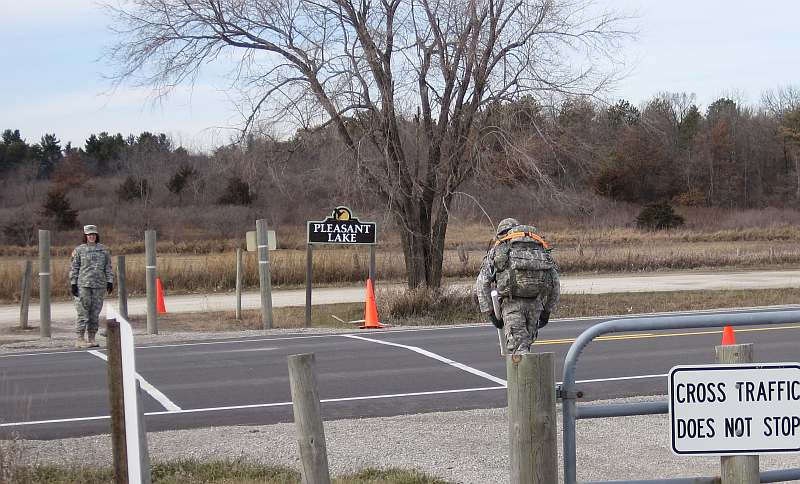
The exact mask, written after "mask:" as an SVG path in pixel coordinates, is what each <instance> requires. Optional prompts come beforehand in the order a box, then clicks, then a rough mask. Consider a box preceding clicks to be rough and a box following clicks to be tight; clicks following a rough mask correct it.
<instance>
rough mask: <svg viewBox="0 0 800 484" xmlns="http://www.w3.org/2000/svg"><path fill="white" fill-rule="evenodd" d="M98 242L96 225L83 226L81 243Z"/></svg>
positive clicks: (98, 236) (98, 235)
mask: <svg viewBox="0 0 800 484" xmlns="http://www.w3.org/2000/svg"><path fill="white" fill-rule="evenodd" d="M98 242H100V234H99V233H97V225H84V226H83V243H84V244H96V243H98Z"/></svg>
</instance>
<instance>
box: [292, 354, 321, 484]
mask: <svg viewBox="0 0 800 484" xmlns="http://www.w3.org/2000/svg"><path fill="white" fill-rule="evenodd" d="M314 366H315V365H314V354H313V353H309V354H302V355H290V356H289V386H290V387H291V390H292V403H293V409H294V423H295V428H296V429H297V445H298V447H299V450H300V465H301V466H302V470H301V475H302V482H303V484H330V482H331V477H330V472H329V471H328V452H327V449H326V447H325V429H324V427H323V425H322V415H321V412H320V403H319V394H318V392H317V377H316V374H315V369H314Z"/></svg>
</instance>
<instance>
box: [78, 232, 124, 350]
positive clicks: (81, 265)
mask: <svg viewBox="0 0 800 484" xmlns="http://www.w3.org/2000/svg"><path fill="white" fill-rule="evenodd" d="M83 242H84V243H83V244H81V245H79V246H78V247H76V248H75V250H73V251H72V257H71V268H70V271H69V283H70V286H71V289H72V295H73V297H74V298H75V309H76V310H77V312H78V321H77V328H76V330H77V333H78V339H77V341H76V343H75V346H76V347H78V348H83V347H86V346H87V341H86V340H85V339H84V333H86V334H87V335H88V336H89V341H88V347H90V348H94V347H97V346H99V345H98V344H97V342H96V341H95V335H96V334H97V328H98V326H99V322H98V316H99V315H100V310H101V309H102V308H103V297H104V295H105V293H106V292H108V293H109V294H111V291H112V290H113V289H114V271H113V270H112V268H111V253H110V252H109V251H108V248H107V247H106V246H104V245H103V244H101V243H100V235H99V234H98V233H97V227H96V226H94V225H86V226H84V227H83Z"/></svg>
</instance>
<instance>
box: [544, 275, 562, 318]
mask: <svg viewBox="0 0 800 484" xmlns="http://www.w3.org/2000/svg"><path fill="white" fill-rule="evenodd" d="M550 277H551V279H552V280H553V288H552V290H551V291H550V297H548V298H547V304H545V306H544V310H545V311H547V312H549V313H552V312H554V311H555V310H556V308H558V302H559V300H560V299H561V279H560V277H559V275H558V269H557V268H555V267H554V268H552V269H550Z"/></svg>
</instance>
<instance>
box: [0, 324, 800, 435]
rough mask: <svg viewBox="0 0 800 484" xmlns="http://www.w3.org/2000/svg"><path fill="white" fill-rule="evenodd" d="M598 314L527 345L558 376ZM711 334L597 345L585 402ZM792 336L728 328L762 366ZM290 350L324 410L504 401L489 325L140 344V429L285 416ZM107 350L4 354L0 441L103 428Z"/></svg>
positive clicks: (660, 366) (698, 345) (636, 386)
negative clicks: (311, 368) (311, 377)
mask: <svg viewBox="0 0 800 484" xmlns="http://www.w3.org/2000/svg"><path fill="white" fill-rule="evenodd" d="M793 310H796V308H795V309H793ZM746 312H757V311H754V310H747V311H746ZM707 314H714V313H713V312H707ZM596 322H598V320H588V319H584V320H556V321H553V322H552V323H551V324H550V325H549V326H548V327H547V328H545V329H544V330H543V331H542V333H541V335H540V340H539V341H538V342H537V346H536V349H537V350H538V351H548V352H553V353H554V354H555V360H556V375H557V380H558V379H560V375H561V372H562V366H563V361H564V357H565V355H566V352H567V350H568V349H569V345H570V344H571V343H572V341H573V339H574V338H575V337H576V336H577V335H579V334H580V333H581V332H582V331H584V330H585V329H586V328H588V327H589V326H591V325H593V324H595V323H596ZM798 323H800V317H798ZM720 337H721V336H720V330H719V329H717V330H714V329H698V330H680V331H668V332H662V333H652V332H648V333H646V334H637V333H630V334H627V335H617V336H615V337H613V338H608V339H605V340H603V341H595V342H593V343H592V344H591V345H590V346H589V347H588V348H587V350H586V351H585V352H584V353H583V356H582V357H581V359H580V365H579V367H578V372H577V376H578V379H579V380H582V381H583V383H581V384H580V388H581V390H582V391H583V392H584V400H593V399H605V398H616V397H625V396H635V395H654V394H666V373H667V372H668V371H669V369H670V368H671V367H672V366H674V365H677V364H708V363H712V362H713V360H714V346H715V345H717V344H719V342H720ZM799 337H800V324H787V325H782V326H774V325H773V326H767V327H743V328H739V329H737V340H738V342H739V343H755V355H756V360H757V361H763V362H777V361H794V362H796V361H800V348H799V347H798V344H797V341H798V340H800V338H799ZM298 353H314V354H315V358H316V366H317V380H318V386H319V393H320V397H321V398H322V400H323V404H322V411H323V416H324V418H325V419H338V418H359V417H373V416H388V415H399V414H410V413H421V412H431V411H444V410H463V409H474V408H492V407H501V406H505V405H506V392H505V388H504V384H505V373H506V372H505V363H504V360H503V359H502V358H501V357H500V356H499V354H498V344H497V333H496V331H495V330H494V328H492V327H490V326H486V325H481V326H459V327H442V328H420V329H408V330H391V331H374V332H364V331H362V332H359V333H348V334H335V335H331V334H326V335H308V334H305V335H285V336H275V337H263V338H242V339H229V340H214V341H197V342H182V343H171V344H160V345H149V346H140V347H137V350H136V355H137V356H136V357H137V369H138V372H139V374H140V376H141V378H142V379H143V380H144V381H143V387H144V388H145V389H146V394H145V396H144V406H145V412H147V429H148V431H158V430H167V429H181V428H196V427H208V426H220V425H255V424H269V423H274V422H290V421H292V408H291V397H290V393H289V381H288V368H287V356H288V355H292V354H298ZM104 356H105V351H104V350H101V351H86V350H83V351H78V350H73V351H50V352H38V353H27V354H8V355H0V438H1V437H2V436H3V435H9V434H10V433H11V432H15V433H18V434H19V435H21V436H22V437H24V438H33V439H54V438H63V437H71V436H83V435H92V434H100V433H108V432H109V431H110V426H109V420H108V418H107V415H108V396H107V390H106V370H107V368H106V363H105V361H104V359H103V357H104Z"/></svg>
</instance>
